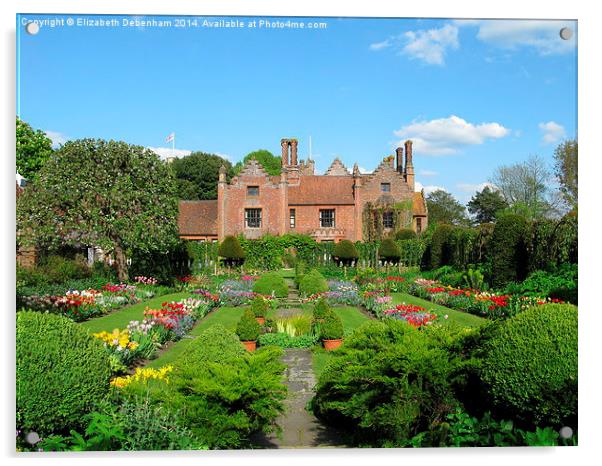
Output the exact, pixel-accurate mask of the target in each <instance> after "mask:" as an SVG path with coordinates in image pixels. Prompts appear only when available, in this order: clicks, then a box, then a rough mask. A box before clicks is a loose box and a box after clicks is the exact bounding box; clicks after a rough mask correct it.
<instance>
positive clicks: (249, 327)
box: [236, 309, 261, 341]
mask: <svg viewBox="0 0 602 466" xmlns="http://www.w3.org/2000/svg"><path fill="white" fill-rule="evenodd" d="M260 330H261V327H260V326H259V324H258V323H257V320H256V319H255V315H254V314H253V312H252V311H251V310H250V309H247V310H246V311H245V312H244V314H243V315H242V317H241V318H240V320H239V321H238V325H237V326H236V334H237V335H238V338H240V341H255V340H257V338H259V332H260Z"/></svg>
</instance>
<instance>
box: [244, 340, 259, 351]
mask: <svg viewBox="0 0 602 466" xmlns="http://www.w3.org/2000/svg"><path fill="white" fill-rule="evenodd" d="M242 344H243V345H244V346H245V348H246V350H247V351H255V350H256V349H257V342H256V341H255V340H253V341H243V342H242Z"/></svg>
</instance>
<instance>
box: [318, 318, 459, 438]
mask: <svg viewBox="0 0 602 466" xmlns="http://www.w3.org/2000/svg"><path fill="white" fill-rule="evenodd" d="M337 353H338V355H337V356H334V357H333V359H332V360H331V361H330V362H329V363H328V364H327V366H326V368H325V369H324V371H323V372H322V374H321V375H320V377H319V380H318V384H317V386H316V396H315V398H314V399H313V400H312V407H313V410H314V412H315V413H316V414H317V415H318V416H319V417H320V418H322V419H323V420H324V421H326V422H328V423H331V424H334V425H336V426H338V427H340V428H342V429H345V430H346V431H347V432H349V434H350V435H351V436H352V437H353V439H354V440H355V442H356V443H357V444H360V445H365V446H382V445H388V446H405V443H404V442H405V441H406V440H407V439H410V438H412V437H413V436H414V435H416V434H418V433H420V432H423V431H425V430H428V429H429V428H430V426H431V425H432V424H433V423H436V422H438V421H440V420H441V419H444V418H445V416H446V415H447V414H448V413H449V412H451V410H452V409H453V406H455V405H456V404H457V401H456V400H455V398H454V395H453V391H452V388H451V383H450V379H451V378H452V376H453V374H454V372H455V370H456V368H457V366H458V361H457V358H455V357H454V356H452V354H451V353H450V352H449V351H448V350H447V348H446V347H445V345H444V344H443V343H442V342H441V339H440V338H432V337H431V335H430V334H429V331H428V329H427V330H426V331H420V330H417V329H415V328H413V327H411V326H410V325H409V324H407V323H405V322H400V321H395V320H392V319H390V320H387V321H382V322H368V323H366V324H364V325H362V326H361V327H360V328H359V329H357V330H356V331H355V332H354V333H353V334H352V335H351V336H350V337H349V338H347V340H346V342H345V345H343V346H342V347H341V348H340V349H339V350H338V351H337Z"/></svg>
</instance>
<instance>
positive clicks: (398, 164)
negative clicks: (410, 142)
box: [395, 147, 404, 173]
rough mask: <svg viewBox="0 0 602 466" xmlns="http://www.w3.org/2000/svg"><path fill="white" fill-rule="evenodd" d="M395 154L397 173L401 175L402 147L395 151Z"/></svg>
mask: <svg viewBox="0 0 602 466" xmlns="http://www.w3.org/2000/svg"><path fill="white" fill-rule="evenodd" d="M395 154H396V156H397V161H396V162H397V171H398V172H399V173H403V172H404V171H403V147H398V148H397V149H395Z"/></svg>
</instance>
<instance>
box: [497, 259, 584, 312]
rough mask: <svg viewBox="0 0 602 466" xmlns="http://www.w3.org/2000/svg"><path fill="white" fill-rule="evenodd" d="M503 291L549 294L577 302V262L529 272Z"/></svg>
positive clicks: (534, 294)
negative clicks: (551, 269) (522, 279)
mask: <svg viewBox="0 0 602 466" xmlns="http://www.w3.org/2000/svg"><path fill="white" fill-rule="evenodd" d="M505 292H506V293H508V294H520V295H526V296H549V297H551V298H558V299H562V300H563V301H568V302H570V303H571V304H577V264H563V265H562V266H560V267H558V268H556V269H554V270H553V271H545V270H538V271H536V272H533V273H531V274H529V276H528V277H527V278H526V279H525V280H524V281H523V282H521V283H510V284H508V286H506V290H505ZM565 298H566V299H565Z"/></svg>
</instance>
